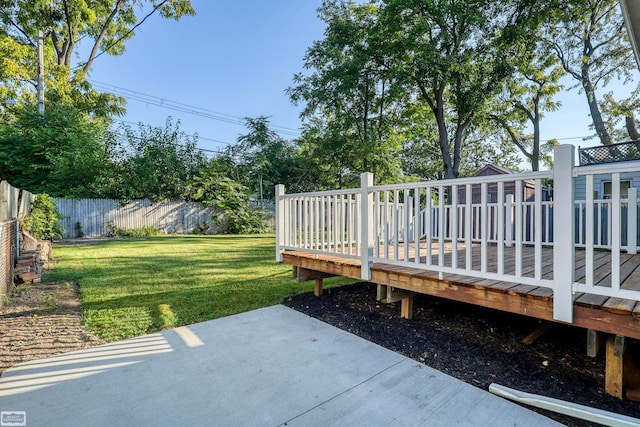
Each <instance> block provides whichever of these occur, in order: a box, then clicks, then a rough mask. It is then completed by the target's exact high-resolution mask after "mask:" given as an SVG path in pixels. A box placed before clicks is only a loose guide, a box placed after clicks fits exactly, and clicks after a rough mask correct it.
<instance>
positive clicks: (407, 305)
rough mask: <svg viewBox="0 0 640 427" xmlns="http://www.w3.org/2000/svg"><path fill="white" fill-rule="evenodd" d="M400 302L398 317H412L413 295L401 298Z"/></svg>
mask: <svg viewBox="0 0 640 427" xmlns="http://www.w3.org/2000/svg"><path fill="white" fill-rule="evenodd" d="M400 304H401V305H400V317H402V318H403V319H409V320H411V318H412V317H413V296H410V297H407V298H403V299H402V301H401V302H400Z"/></svg>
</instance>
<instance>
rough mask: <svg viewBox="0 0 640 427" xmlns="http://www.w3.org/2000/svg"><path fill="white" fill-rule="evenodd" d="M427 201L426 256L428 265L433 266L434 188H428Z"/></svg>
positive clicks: (425, 208) (425, 221) (425, 214)
mask: <svg viewBox="0 0 640 427" xmlns="http://www.w3.org/2000/svg"><path fill="white" fill-rule="evenodd" d="M426 197H427V199H426V201H425V207H424V216H425V217H424V224H425V228H426V235H427V236H426V237H427V238H426V246H427V247H426V249H427V254H426V259H425V261H426V264H427V265H431V264H432V261H433V260H432V258H431V255H432V252H433V248H432V245H433V211H432V209H433V199H432V197H433V192H432V188H431V187H427V196H426Z"/></svg>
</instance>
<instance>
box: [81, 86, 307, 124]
mask: <svg viewBox="0 0 640 427" xmlns="http://www.w3.org/2000/svg"><path fill="white" fill-rule="evenodd" d="M88 80H89V81H90V82H91V84H92V85H93V86H94V87H95V88H96V89H99V90H104V91H110V92H114V93H116V94H119V95H121V96H123V97H125V98H127V99H128V100H133V101H139V102H144V103H146V104H149V105H154V106H157V107H161V108H166V109H169V110H173V111H179V112H182V113H187V114H191V115H194V116H199V117H204V118H208V119H212V120H217V121H221V122H225V123H231V124H236V125H240V126H244V125H245V119H244V118H243V117H240V116H234V115H231V114H227V113H221V112H219V111H213V110H209V109H207V108H202V107H197V106H194V105H190V104H185V103H183V102H179V101H172V100H169V99H165V98H160V97H157V96H155V95H149V94H146V93H142V92H139V91H136V90H132V89H127V88H123V87H120V86H116V85H112V84H109V83H103V82H99V81H96V80H93V79H88ZM269 126H270V127H272V128H274V129H277V130H278V132H279V133H281V134H285V135H288V136H299V135H300V132H299V131H298V130H297V129H293V128H290V127H286V126H280V125H275V124H269Z"/></svg>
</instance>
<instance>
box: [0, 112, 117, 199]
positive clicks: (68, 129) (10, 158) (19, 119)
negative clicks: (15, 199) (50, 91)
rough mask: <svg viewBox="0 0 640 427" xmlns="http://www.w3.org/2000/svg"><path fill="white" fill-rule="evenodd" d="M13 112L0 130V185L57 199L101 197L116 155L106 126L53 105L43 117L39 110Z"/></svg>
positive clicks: (101, 121)
mask: <svg viewBox="0 0 640 427" xmlns="http://www.w3.org/2000/svg"><path fill="white" fill-rule="evenodd" d="M14 107H15V108H16V113H15V116H13V117H12V120H11V121H10V122H8V123H7V122H5V123H2V124H0V179H3V180H7V181H9V182H11V183H12V184H13V185H15V186H17V187H20V188H23V189H25V190H29V191H31V192H32V193H48V194H51V195H52V196H55V197H65V196H68V197H95V196H96V195H97V194H99V192H100V188H99V187H100V185H99V182H100V181H101V179H102V177H103V174H104V173H105V170H106V169H108V166H107V165H108V164H109V162H110V158H111V154H112V151H113V143H112V140H111V139H110V134H109V132H108V127H107V124H106V122H105V121H104V120H100V119H89V118H88V117H87V116H86V115H84V114H81V113H79V112H78V111H77V110H75V109H73V108H70V107H68V106H60V105H53V106H52V107H51V108H50V109H49V110H48V113H47V115H46V116H44V117H43V116H41V115H40V114H38V112H37V111H36V109H35V106H28V105H27V106H24V105H22V106H14Z"/></svg>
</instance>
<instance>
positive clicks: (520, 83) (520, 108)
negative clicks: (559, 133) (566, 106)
mask: <svg viewBox="0 0 640 427" xmlns="http://www.w3.org/2000/svg"><path fill="white" fill-rule="evenodd" d="M547 52H548V50H546V49H545V45H544V44H539V45H538V48H537V49H536V51H535V52H532V57H531V58H526V57H525V58H522V59H521V62H520V63H518V64H517V72H516V73H515V74H514V75H513V77H512V78H510V79H507V80H505V82H504V89H503V92H502V93H501V94H499V95H498V97H497V98H496V99H495V102H493V103H491V106H490V109H491V113H490V118H491V120H493V121H495V122H496V123H497V124H498V125H499V127H501V128H502V129H503V131H504V132H505V133H506V134H507V137H508V138H509V140H510V141H511V142H512V143H513V144H515V146H516V147H517V148H518V149H519V150H520V152H521V153H522V154H523V155H524V156H525V157H526V158H527V160H529V162H530V163H531V170H532V171H538V170H539V169H540V161H541V160H542V161H545V162H546V163H548V162H549V159H548V155H549V153H550V152H551V150H552V149H553V145H552V144H549V143H546V144H542V143H541V141H540V122H541V120H542V117H543V114H544V112H546V111H555V110H557V109H558V107H559V104H558V103H557V102H555V101H554V99H553V98H554V96H555V95H556V94H557V93H558V92H559V91H560V90H561V89H562V85H561V84H560V83H559V80H560V77H562V74H563V70H562V67H560V66H559V65H558V63H557V59H556V58H555V56H553V55H549V54H548V53H547ZM527 125H528V126H529V127H530V129H531V130H532V132H531V133H527V128H528V127H527Z"/></svg>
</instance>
